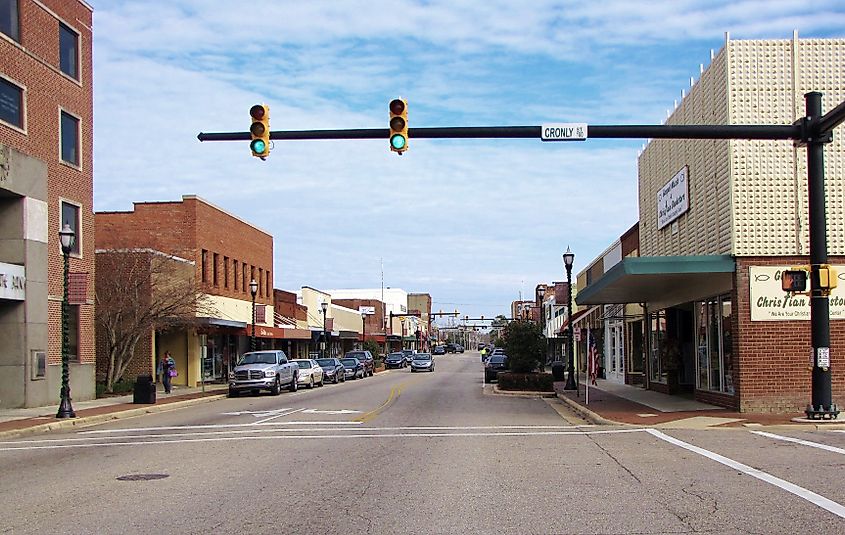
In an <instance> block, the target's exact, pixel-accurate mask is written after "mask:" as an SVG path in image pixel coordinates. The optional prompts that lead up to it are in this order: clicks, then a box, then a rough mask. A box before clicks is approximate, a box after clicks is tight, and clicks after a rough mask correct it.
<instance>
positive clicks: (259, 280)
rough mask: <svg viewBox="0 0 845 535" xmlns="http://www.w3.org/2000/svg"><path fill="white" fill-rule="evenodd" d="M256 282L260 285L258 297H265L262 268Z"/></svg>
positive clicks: (259, 269)
mask: <svg viewBox="0 0 845 535" xmlns="http://www.w3.org/2000/svg"><path fill="white" fill-rule="evenodd" d="M256 282H257V283H258V295H259V296H263V295H264V270H263V269H261V268H258V280H257V281H256Z"/></svg>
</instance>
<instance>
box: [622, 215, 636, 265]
mask: <svg viewBox="0 0 845 535" xmlns="http://www.w3.org/2000/svg"><path fill="white" fill-rule="evenodd" d="M620 241H621V242H622V257H623V258H624V257H626V256H629V255H630V254H631V253H633V252H634V251H637V250H639V248H640V224H639V222H637V223H635V224H634V226H632V227H631V228H629V229H628V230H627V231H626V232H625V234H623V235H622V237H621V238H620Z"/></svg>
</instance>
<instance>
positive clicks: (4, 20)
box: [0, 0, 21, 43]
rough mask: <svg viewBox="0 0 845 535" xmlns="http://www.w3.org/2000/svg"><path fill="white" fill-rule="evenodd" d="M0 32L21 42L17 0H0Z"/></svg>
mask: <svg viewBox="0 0 845 535" xmlns="http://www.w3.org/2000/svg"><path fill="white" fill-rule="evenodd" d="M0 32H2V33H5V34H6V35H8V36H9V37H11V38H12V39H14V40H15V41H17V42H19V43H20V42H21V27H20V17H19V16H18V0H0Z"/></svg>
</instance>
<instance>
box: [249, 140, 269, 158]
mask: <svg viewBox="0 0 845 535" xmlns="http://www.w3.org/2000/svg"><path fill="white" fill-rule="evenodd" d="M249 148H250V149H252V152H255V153H258V154H264V153H265V152H266V151H267V143H265V142H264V140H263V139H253V140H252V143H250V144H249Z"/></svg>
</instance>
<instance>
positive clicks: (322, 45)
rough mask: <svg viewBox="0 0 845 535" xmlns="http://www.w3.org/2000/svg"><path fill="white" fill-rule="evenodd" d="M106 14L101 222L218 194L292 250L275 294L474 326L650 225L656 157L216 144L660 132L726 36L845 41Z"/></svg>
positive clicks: (628, 20)
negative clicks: (642, 160)
mask: <svg viewBox="0 0 845 535" xmlns="http://www.w3.org/2000/svg"><path fill="white" fill-rule="evenodd" d="M87 1H88V2H89V4H90V5H92V7H93V8H94V117H95V122H94V158H95V160H94V209H95V211H105V210H130V209H131V208H132V203H133V202H144V201H167V200H179V199H181V198H182V195H198V196H200V197H202V198H204V199H206V200H208V201H209V202H211V203H213V204H215V205H216V206H219V207H221V208H223V209H224V210H226V211H228V212H230V213H232V214H235V215H237V216H238V217H240V218H241V219H244V220H246V221H247V222H249V223H251V224H253V225H255V226H257V227H259V228H261V229H263V230H265V231H267V232H269V233H270V234H272V235H273V237H274V271H275V273H274V279H275V280H274V286H275V287H276V288H281V289H286V290H290V291H296V290H298V289H299V288H300V287H301V286H303V285H308V286H311V287H314V288H378V287H380V286H382V284H384V286H386V287H393V288H402V289H404V290H406V291H408V292H427V293H430V294H431V295H432V299H433V309H434V310H435V311H437V310H444V311H451V310H459V311H460V314H461V315H469V316H471V317H477V316H478V315H485V316H493V315H495V314H506V315H509V312H508V311H509V307H510V303H511V301H514V300H517V299H519V298H520V296H522V297H523V298H526V299H530V298H531V297H532V295H533V290H534V287H535V286H536V285H537V284H538V283H551V282H553V281H565V280H566V274H565V271H564V267H563V262H562V260H561V254H562V253H563V252H564V251H565V250H566V248H567V246H569V247H571V249H572V251H573V252H574V253H575V255H576V256H575V265H574V269H573V278H574V277H575V276H576V274H577V273H578V272H580V271H581V270H583V269H584V268H586V267H587V266H588V265H589V264H590V263H591V262H592V261H593V260H595V259H596V258H597V257H598V256H599V255H600V254H601V253H602V252H603V251H604V250H605V249H607V248H608V247H609V246H610V245H611V244H612V243H613V242H614V241H615V240H616V239H618V238H619V237H620V236H621V235H622V234H623V233H624V232H625V231H626V230H628V229H629V228H630V227H631V226H632V225H634V224H635V223H636V222H637V220H638V218H639V215H638V205H637V156H638V153H639V151H640V150H641V149H642V147H643V144H644V143H645V140H606V139H592V140H586V141H579V142H563V143H543V142H541V141H540V140H539V139H537V140H534V139H524V140H503V139H486V140H442V139H441V140H429V139H418V140H415V139H414V138H413V137H412V138H411V139H410V140H409V149H408V151H407V152H406V153H405V154H404V155H402V156H401V157H399V156H397V154H395V153H392V152H390V150H389V149H388V140H387V139H386V138H385V139H384V140H313V141H281V140H278V141H274V142H273V146H272V151H271V153H270V156H269V158H268V159H267V161H261V160H260V159H258V158H254V157H252V156H251V155H250V151H249V148H248V142H247V141H240V142H204V143H200V142H199V141H198V140H197V137H196V136H197V134H198V133H199V132H236V131H239V132H246V131H247V129H248V128H249V124H250V119H249V108H250V107H251V106H252V105H253V104H256V103H265V104H267V105H268V106H269V107H270V126H271V130H311V129H346V128H387V123H388V103H389V102H390V100H391V99H393V98H396V97H402V98H404V99H406V100H407V102H408V123H409V126H410V127H411V128H414V127H434V126H520V125H541V124H544V123H556V122H566V123H568V122H583V123H588V124H591V125H600V124H662V123H663V122H664V121H665V120H666V117H667V112H669V111H671V110H672V109H673V108H674V106H675V102H676V101H677V102H679V101H680V100H681V98H682V96H681V95H682V91H685V90H687V89H688V88H689V87H690V79H691V78H692V79H693V80H697V79H698V77H699V73H700V69H701V66H702V65H703V66H704V68H706V67H707V65H708V64H709V63H710V57H711V51H713V52H716V53H717V52H718V51H719V50H720V49H721V48H722V47H723V45H724V42H725V33H726V32H729V33H730V37H731V39H789V38H791V37H792V33H793V31H794V30H797V31H798V33H799V36H800V37H802V38H812V37H836V38H842V37H845V0H828V1H826V2H809V1H808V0H804V1H795V0H788V1H781V0H764V1H758V0H734V1H721V0H702V1H699V0H672V1H661V0H652V1H649V2H641V1H633V0H631V1H628V0H602V1H601V2H594V1H583V2H582V1H574V0H568V1H561V0H532V1H531V2H516V1H505V0H444V1H441V0H417V1H411V0H393V1H380V0H370V1H344V0H308V1H301V0H299V1H293V0H278V1H261V0H254V1H252V2H233V1H231V0H144V1H143V2H138V1H131V0H125V1H123V0H87ZM667 178H668V177H667ZM232 239H237V236H233V237H232ZM382 273H383V279H382Z"/></svg>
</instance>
